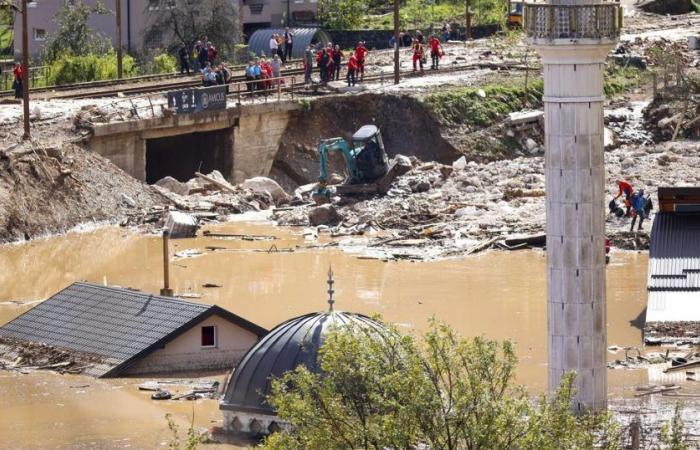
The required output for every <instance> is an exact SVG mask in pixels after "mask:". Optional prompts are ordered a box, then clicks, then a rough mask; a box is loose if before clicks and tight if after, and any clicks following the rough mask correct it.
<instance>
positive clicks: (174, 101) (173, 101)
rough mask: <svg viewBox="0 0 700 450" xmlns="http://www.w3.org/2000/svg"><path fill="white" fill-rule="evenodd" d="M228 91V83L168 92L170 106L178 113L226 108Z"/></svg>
mask: <svg viewBox="0 0 700 450" xmlns="http://www.w3.org/2000/svg"><path fill="white" fill-rule="evenodd" d="M227 93H228V86H227V85H223V86H211V87H202V88H197V89H184V90H182V91H172V92H168V108H170V109H174V110H175V113H176V114H188V113H196V112H205V111H218V110H222V109H226V94H227Z"/></svg>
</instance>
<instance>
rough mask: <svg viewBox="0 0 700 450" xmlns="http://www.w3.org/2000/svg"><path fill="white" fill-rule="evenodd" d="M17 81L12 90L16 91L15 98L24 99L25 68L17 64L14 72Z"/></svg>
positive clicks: (13, 83)
mask: <svg viewBox="0 0 700 450" xmlns="http://www.w3.org/2000/svg"><path fill="white" fill-rule="evenodd" d="M12 73H13V74H14V75H15V79H14V81H13V82H12V88H13V89H14V90H15V98H22V95H23V92H24V68H23V67H22V64H20V63H18V62H17V63H15V68H14V69H13V70H12Z"/></svg>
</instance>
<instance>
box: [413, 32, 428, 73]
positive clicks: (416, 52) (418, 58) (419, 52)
mask: <svg viewBox="0 0 700 450" xmlns="http://www.w3.org/2000/svg"><path fill="white" fill-rule="evenodd" d="M424 55H425V51H424V50H423V45H422V44H421V43H420V42H418V40H417V39H414V40H413V71H414V72H415V71H416V69H417V66H418V65H420V71H421V72H423V56H424ZM416 63H418V64H416Z"/></svg>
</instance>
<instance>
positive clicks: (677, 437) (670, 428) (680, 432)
mask: <svg viewBox="0 0 700 450" xmlns="http://www.w3.org/2000/svg"><path fill="white" fill-rule="evenodd" d="M682 411H683V405H682V404H680V403H676V407H675V409H674V411H673V417H672V418H671V421H670V422H666V423H664V424H663V426H662V427H661V442H662V443H663V444H664V445H665V446H666V448H667V449H669V450H688V449H690V445H689V444H688V443H687V442H686V436H685V427H684V425H683V417H682V414H681V413H682Z"/></svg>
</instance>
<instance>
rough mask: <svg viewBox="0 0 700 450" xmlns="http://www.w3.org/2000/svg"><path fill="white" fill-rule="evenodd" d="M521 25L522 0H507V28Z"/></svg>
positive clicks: (520, 26)
mask: <svg viewBox="0 0 700 450" xmlns="http://www.w3.org/2000/svg"><path fill="white" fill-rule="evenodd" d="M522 27H523V1H522V0H509V1H508V28H511V29H512V28H522Z"/></svg>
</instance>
